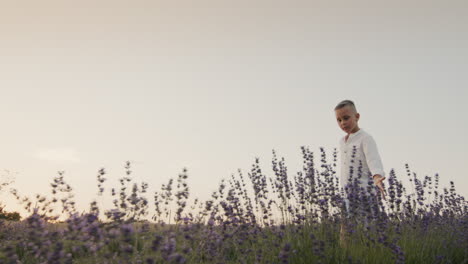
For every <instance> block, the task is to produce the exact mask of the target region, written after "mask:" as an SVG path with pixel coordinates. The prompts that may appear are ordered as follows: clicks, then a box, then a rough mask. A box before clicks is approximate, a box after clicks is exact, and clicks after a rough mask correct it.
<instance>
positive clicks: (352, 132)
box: [345, 127, 361, 142]
mask: <svg viewBox="0 0 468 264" xmlns="http://www.w3.org/2000/svg"><path fill="white" fill-rule="evenodd" d="M359 130H361V129H360V128H359V127H356V129H354V130H353V131H351V133H349V134H347V135H346V137H345V142H346V141H348V138H349V136H350V135H351V134H355V133H356V132H358V131H359Z"/></svg>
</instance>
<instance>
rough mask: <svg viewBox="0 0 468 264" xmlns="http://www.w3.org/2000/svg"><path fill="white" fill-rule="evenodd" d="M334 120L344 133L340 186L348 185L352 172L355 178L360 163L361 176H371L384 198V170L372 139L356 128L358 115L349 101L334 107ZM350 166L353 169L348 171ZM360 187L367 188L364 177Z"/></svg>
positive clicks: (341, 145) (341, 141) (341, 146)
mask: <svg viewBox="0 0 468 264" xmlns="http://www.w3.org/2000/svg"><path fill="white" fill-rule="evenodd" d="M335 115H336V120H337V122H338V125H339V127H340V128H341V129H342V130H343V131H344V132H346V136H344V137H343V138H342V139H341V140H340V152H341V177H340V182H341V186H342V187H343V188H344V187H345V186H346V185H347V184H348V180H349V176H350V173H351V172H352V171H354V174H355V175H354V174H353V176H354V177H357V173H356V171H357V169H358V166H359V165H358V164H359V162H361V164H362V166H361V167H360V168H361V171H360V173H361V175H363V176H367V175H370V176H372V179H373V180H374V184H375V185H376V186H377V187H378V188H379V190H380V192H381V194H382V197H383V198H385V190H384V188H383V185H382V181H383V180H385V177H384V170H383V165H382V161H381V160H380V155H379V152H378V150H377V145H376V144H375V141H374V139H373V138H372V136H371V135H369V134H368V133H367V132H365V131H363V130H362V129H360V128H359V126H358V121H359V117H360V115H359V113H358V112H357V111H356V106H355V105H354V103H353V101H351V100H344V101H342V102H340V103H339V104H338V105H337V106H336V107H335ZM350 166H352V167H353V169H352V170H351V169H350ZM360 185H361V186H362V187H364V188H366V187H367V180H366V178H365V177H364V178H363V180H361V182H360Z"/></svg>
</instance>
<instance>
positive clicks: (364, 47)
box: [0, 0, 468, 210]
mask: <svg viewBox="0 0 468 264" xmlns="http://www.w3.org/2000/svg"><path fill="white" fill-rule="evenodd" d="M343 2H345V3H338V2H335V3H333V4H332V3H331V1H312V0H311V1H258V0H253V1H205V0H197V1H142V0H140V1H115V0H113V1H107V0H106V1H102V0H99V1H98V0H94V1H65V0H62V1H58V0H57V1H51V0H43V1H4V0H0V3H1V4H0V89H1V90H0V91H1V96H0V120H2V129H1V130H0V170H9V171H13V172H16V174H15V178H16V182H15V184H14V186H13V187H15V188H17V189H18V190H19V192H20V193H22V194H25V195H29V196H32V195H34V194H35V193H41V194H50V187H49V183H50V182H51V180H52V177H53V176H55V175H56V174H57V173H56V172H57V171H62V170H64V171H66V174H65V179H66V180H67V181H68V182H69V183H70V184H71V185H72V187H73V188H74V189H75V193H76V197H77V201H78V205H79V206H80V207H81V208H88V204H89V202H90V201H91V200H92V199H93V198H95V197H96V195H95V194H96V193H97V187H96V174H97V171H98V170H99V169H100V168H101V167H105V168H106V169H107V171H108V172H109V174H108V175H107V177H108V178H112V179H113V180H115V179H117V178H119V177H121V176H122V175H123V173H124V169H123V165H124V162H125V161H126V160H131V161H133V162H134V165H133V166H134V171H135V173H134V176H135V177H136V178H137V179H138V180H140V181H146V182H148V183H149V185H150V189H151V191H154V190H157V189H159V187H160V185H161V184H162V183H165V182H166V181H167V180H168V179H169V178H170V177H176V176H177V175H178V173H179V172H181V170H182V168H183V167H187V168H188V173H189V183H190V187H191V195H192V196H196V197H199V198H202V199H206V198H208V197H209V195H210V194H211V192H212V191H213V190H215V189H216V188H217V185H218V183H219V182H220V181H221V179H222V178H228V177H229V176H230V175H231V174H232V173H236V171H237V169H241V170H242V171H243V172H244V173H247V171H248V170H249V169H250V167H251V164H252V163H253V162H254V159H255V157H260V161H261V163H262V164H263V168H264V170H265V171H266V172H267V173H268V174H269V175H272V171H271V168H270V167H271V166H270V164H271V158H272V154H271V151H272V149H275V150H276V151H277V152H278V154H279V155H280V156H284V157H285V159H286V163H287V165H288V168H289V172H290V176H291V177H292V176H293V175H294V174H295V173H296V172H297V171H299V170H300V169H301V162H302V161H301V152H300V146H303V145H305V146H310V147H311V149H312V150H314V151H315V152H316V153H317V156H318V151H319V147H321V146H322V147H325V148H326V149H327V150H328V151H329V152H331V151H332V150H333V148H335V147H338V140H339V139H340V137H342V136H343V135H344V134H343V132H342V131H340V129H339V128H338V126H337V124H336V121H335V116H334V111H333V108H334V107H335V105H336V104H337V103H338V102H339V101H341V100H343V99H352V100H354V101H355V103H356V105H357V108H358V111H359V112H360V113H361V120H360V126H361V127H362V128H364V129H366V131H368V132H369V133H370V134H372V135H373V136H374V138H375V139H376V141H377V145H378V147H379V151H380V154H381V156H382V159H383V163H384V167H385V170H386V171H387V172H388V171H389V170H390V169H391V168H395V169H396V170H397V172H398V175H399V176H400V177H405V173H404V164H405V163H409V164H410V166H411V167H412V169H413V170H414V171H415V172H416V173H418V175H419V176H420V177H423V176H425V175H431V176H432V175H434V174H435V173H439V174H440V176H441V184H442V185H444V186H447V185H448V183H449V181H451V180H453V181H455V183H456V187H457V189H458V192H459V193H461V194H463V195H464V196H467V195H468V188H467V187H468V177H467V175H466V169H467V168H466V163H465V162H466V159H467V157H468V148H467V144H466V139H465V138H464V137H466V135H468V118H467V114H468V111H467V110H466V107H465V104H466V103H467V102H468V89H467V88H466V87H467V86H468V72H467V70H468V48H467V47H468V4H466V3H464V1H434V2H431V1H368V2H365V1H352V2H351V1H343ZM377 2H378V3H377ZM351 3H352V5H351ZM113 186H115V187H117V185H113ZM106 187H108V188H110V187H112V186H111V185H109V184H107V185H106ZM106 197H108V199H109V201H110V199H111V198H110V196H106ZM148 197H149V198H151V197H152V195H148ZM0 198H1V200H2V201H3V202H4V203H5V204H6V205H7V210H16V209H17V208H18V205H17V204H16V202H15V201H14V200H12V198H11V196H10V195H8V192H5V191H4V192H3V193H1V194H0Z"/></svg>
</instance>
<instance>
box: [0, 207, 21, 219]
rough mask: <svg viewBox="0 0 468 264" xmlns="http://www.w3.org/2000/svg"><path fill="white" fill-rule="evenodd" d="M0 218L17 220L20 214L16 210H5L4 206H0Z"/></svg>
mask: <svg viewBox="0 0 468 264" xmlns="http://www.w3.org/2000/svg"><path fill="white" fill-rule="evenodd" d="M0 219H2V220H7V221H19V220H21V215H20V214H19V213H18V212H6V211H4V208H3V207H2V206H0Z"/></svg>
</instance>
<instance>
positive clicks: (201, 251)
mask: <svg viewBox="0 0 468 264" xmlns="http://www.w3.org/2000/svg"><path fill="white" fill-rule="evenodd" d="M302 154H303V169H302V170H301V171H300V172H296V173H291V172H289V171H288V169H287V166H286V162H285V160H284V159H283V158H280V157H278V156H277V154H275V152H274V153H273V160H272V163H268V165H266V164H263V163H262V164H261V163H260V161H259V160H258V159H257V160H255V162H254V163H253V165H252V167H251V168H250V169H249V170H247V171H246V172H245V173H244V172H242V171H239V172H238V173H237V174H236V175H233V176H232V177H230V178H228V179H225V180H222V181H221V183H220V185H219V188H218V189H217V190H213V191H212V195H211V199H209V200H206V201H201V200H198V199H196V194H192V193H190V189H189V186H188V184H187V177H188V172H187V170H185V169H184V170H183V171H182V172H181V174H179V176H178V177H177V178H175V179H171V180H169V182H167V183H166V184H163V185H162V186H161V187H160V188H159V189H158V190H157V191H151V192H150V188H149V186H148V184H146V183H144V182H136V181H135V180H134V179H133V177H132V176H133V175H132V171H131V164H130V163H127V164H125V172H124V173H123V174H124V176H123V177H121V178H120V179H119V180H120V185H119V186H107V185H106V183H107V178H110V177H113V176H112V175H107V174H106V171H105V170H104V169H101V170H99V171H98V174H97V182H96V192H97V195H98V196H99V199H108V200H112V201H113V207H111V208H100V207H99V206H98V203H97V202H93V203H91V204H90V207H89V210H88V211H87V212H85V213H83V212H78V210H77V209H76V208H75V201H74V195H73V189H72V186H69V185H68V184H67V183H66V181H65V178H66V175H65V174H64V173H59V174H58V175H57V176H56V177H55V178H54V179H53V181H52V183H51V187H52V192H51V193H50V194H47V195H45V194H44V195H37V196H35V197H24V196H22V195H21V194H20V191H12V193H13V194H14V195H15V196H16V198H17V199H18V201H19V202H20V203H21V204H22V205H24V208H25V209H26V210H28V211H29V212H30V216H29V217H27V218H26V219H24V220H22V221H8V220H0V238H1V239H0V263H12V264H13V263H23V264H29V263H49V264H55V263H148V264H151V263H468V251H467V250H468V232H467V230H468V215H467V209H468V208H467V206H468V203H467V201H466V200H465V198H464V197H462V196H461V195H459V194H457V193H456V190H455V185H454V183H453V182H451V183H450V186H449V187H443V186H442V183H441V186H439V181H440V179H439V176H438V175H435V176H425V177H420V176H418V175H417V174H416V173H414V172H412V171H411V169H410V167H409V166H408V165H406V170H407V175H404V176H402V175H396V174H395V172H394V171H393V170H392V171H389V172H388V173H387V179H386V180H385V188H386V191H387V195H386V199H385V200H384V199H382V197H381V196H380V195H377V194H376V193H377V192H374V191H373V189H374V188H375V186H373V185H372V182H371V181H370V182H369V185H368V190H364V189H362V188H360V187H359V184H358V183H359V181H364V180H365V181H367V178H365V177H362V178H360V176H361V175H360V174H359V171H360V168H359V166H356V168H354V171H355V175H356V177H354V178H353V179H352V182H353V184H352V185H350V186H348V188H347V199H349V204H350V207H349V211H348V212H346V210H345V209H344V207H345V200H344V198H345V195H344V193H343V192H342V191H340V188H339V183H338V180H337V179H338V178H337V172H336V151H335V152H334V153H333V155H332V156H330V157H328V156H327V154H326V152H325V151H324V150H323V149H321V150H320V152H319V154H318V155H317V154H315V153H313V152H311V150H310V149H308V148H306V147H303V148H302ZM270 164H271V165H270ZM271 167H272V169H273V170H271ZM267 168H268V169H267ZM404 182H409V184H404ZM96 198H98V197H96Z"/></svg>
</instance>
